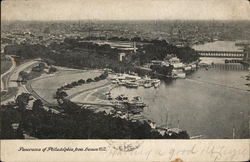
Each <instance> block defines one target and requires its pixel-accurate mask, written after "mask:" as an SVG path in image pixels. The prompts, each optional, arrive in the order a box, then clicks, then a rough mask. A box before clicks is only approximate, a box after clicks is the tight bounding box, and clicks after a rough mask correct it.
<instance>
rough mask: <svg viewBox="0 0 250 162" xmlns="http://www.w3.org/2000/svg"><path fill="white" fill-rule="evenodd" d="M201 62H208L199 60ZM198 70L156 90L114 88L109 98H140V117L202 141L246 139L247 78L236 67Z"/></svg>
mask: <svg viewBox="0 0 250 162" xmlns="http://www.w3.org/2000/svg"><path fill="white" fill-rule="evenodd" d="M202 59H203V60H206V59H208V60H209V59H211V58H202ZM218 60H219V62H218V63H216V59H214V60H213V61H215V65H214V67H211V68H209V69H208V70H207V69H205V68H200V69H198V70H197V71H195V72H193V73H192V74H190V75H188V76H187V78H186V79H177V80H172V81H162V82H161V84H160V86H159V88H156V89H155V88H148V89H146V88H143V87H139V88H138V89H129V88H126V87H118V88H115V89H113V90H112V95H113V96H117V95H119V94H125V95H128V96H138V95H139V96H141V97H142V98H143V100H144V102H145V103H146V104H147V105H148V107H146V108H145V109H144V112H143V115H144V116H145V117H146V118H148V119H151V120H153V121H155V122H156V123H157V124H158V125H167V126H168V127H179V128H181V129H184V130H187V132H188V133H189V135H190V136H197V135H202V138H206V139H221V138H222V139H224V138H233V128H235V131H234V132H235V138H248V137H249V132H248V123H249V106H250V99H249V97H250V92H249V91H248V90H249V89H250V88H249V87H248V86H247V85H245V84H247V83H249V81H247V80H246V79H245V76H246V75H248V74H249V72H248V71H247V70H246V68H243V66H242V65H240V64H227V65H226V64H222V63H220V62H221V59H218Z"/></svg>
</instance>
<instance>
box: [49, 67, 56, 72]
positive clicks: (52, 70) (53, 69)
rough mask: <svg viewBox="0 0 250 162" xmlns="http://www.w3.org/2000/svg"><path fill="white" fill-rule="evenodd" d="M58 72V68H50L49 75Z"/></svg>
mask: <svg viewBox="0 0 250 162" xmlns="http://www.w3.org/2000/svg"><path fill="white" fill-rule="evenodd" d="M56 71H57V68H55V67H51V68H49V73H54V72H56Z"/></svg>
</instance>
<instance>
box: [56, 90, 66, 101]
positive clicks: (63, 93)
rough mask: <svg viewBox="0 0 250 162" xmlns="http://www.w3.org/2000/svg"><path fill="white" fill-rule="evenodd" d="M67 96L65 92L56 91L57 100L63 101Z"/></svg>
mask: <svg viewBox="0 0 250 162" xmlns="http://www.w3.org/2000/svg"><path fill="white" fill-rule="evenodd" d="M67 96H68V94H67V93H66V92H65V91H57V92H56V98H57V99H64V98H65V97H67Z"/></svg>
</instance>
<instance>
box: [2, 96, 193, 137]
mask: <svg viewBox="0 0 250 162" xmlns="http://www.w3.org/2000/svg"><path fill="white" fill-rule="evenodd" d="M30 100H31V97H30V94H27V93H23V94H21V95H19V96H18V97H17V99H16V102H15V103H12V104H7V105H1V109H0V111H1V125H2V128H1V135H0V136H1V139H23V138H24V133H25V134H28V135H30V136H32V137H35V138H39V139H186V138H189V136H188V134H187V132H186V131H182V132H181V133H179V134H177V133H173V134H171V135H169V134H164V135H161V134H160V133H159V132H158V131H155V130H153V129H152V128H151V127H150V125H149V124H148V123H147V122H139V121H137V122H132V121H128V120H125V119H121V118H115V117H113V116H112V115H111V114H106V113H104V112H99V113H94V112H93V111H91V110H88V109H83V108H81V107H80V106H78V105H76V104H75V103H73V102H71V101H69V100H65V102H63V103H62V104H61V105H59V108H60V109H62V110H64V111H63V113H58V114H57V113H53V112H52V111H51V109H50V110H45V109H44V105H43V103H42V101H41V100H39V99H38V100H35V101H34V102H33V105H32V109H27V105H28V103H29V101H30Z"/></svg>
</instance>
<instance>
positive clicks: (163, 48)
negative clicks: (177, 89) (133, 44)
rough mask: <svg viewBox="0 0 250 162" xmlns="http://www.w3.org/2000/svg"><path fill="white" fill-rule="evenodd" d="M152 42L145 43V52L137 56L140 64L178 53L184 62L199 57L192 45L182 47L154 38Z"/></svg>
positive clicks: (195, 59)
mask: <svg viewBox="0 0 250 162" xmlns="http://www.w3.org/2000/svg"><path fill="white" fill-rule="evenodd" d="M152 42H153V43H152V44H145V45H144V47H143V50H144V53H140V54H139V55H138V56H137V57H138V58H139V60H140V64H145V63H148V62H150V61H151V60H163V59H164V58H166V57H167V56H168V55H171V54H174V55H176V56H177V57H178V58H179V59H180V60H181V61H182V62H183V63H190V62H193V61H197V60H198V59H199V54H198V53H197V52H196V51H195V50H193V49H192V48H190V47H180V48H177V47H176V46H174V45H172V44H169V43H167V42H166V41H165V40H153V41H152Z"/></svg>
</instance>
